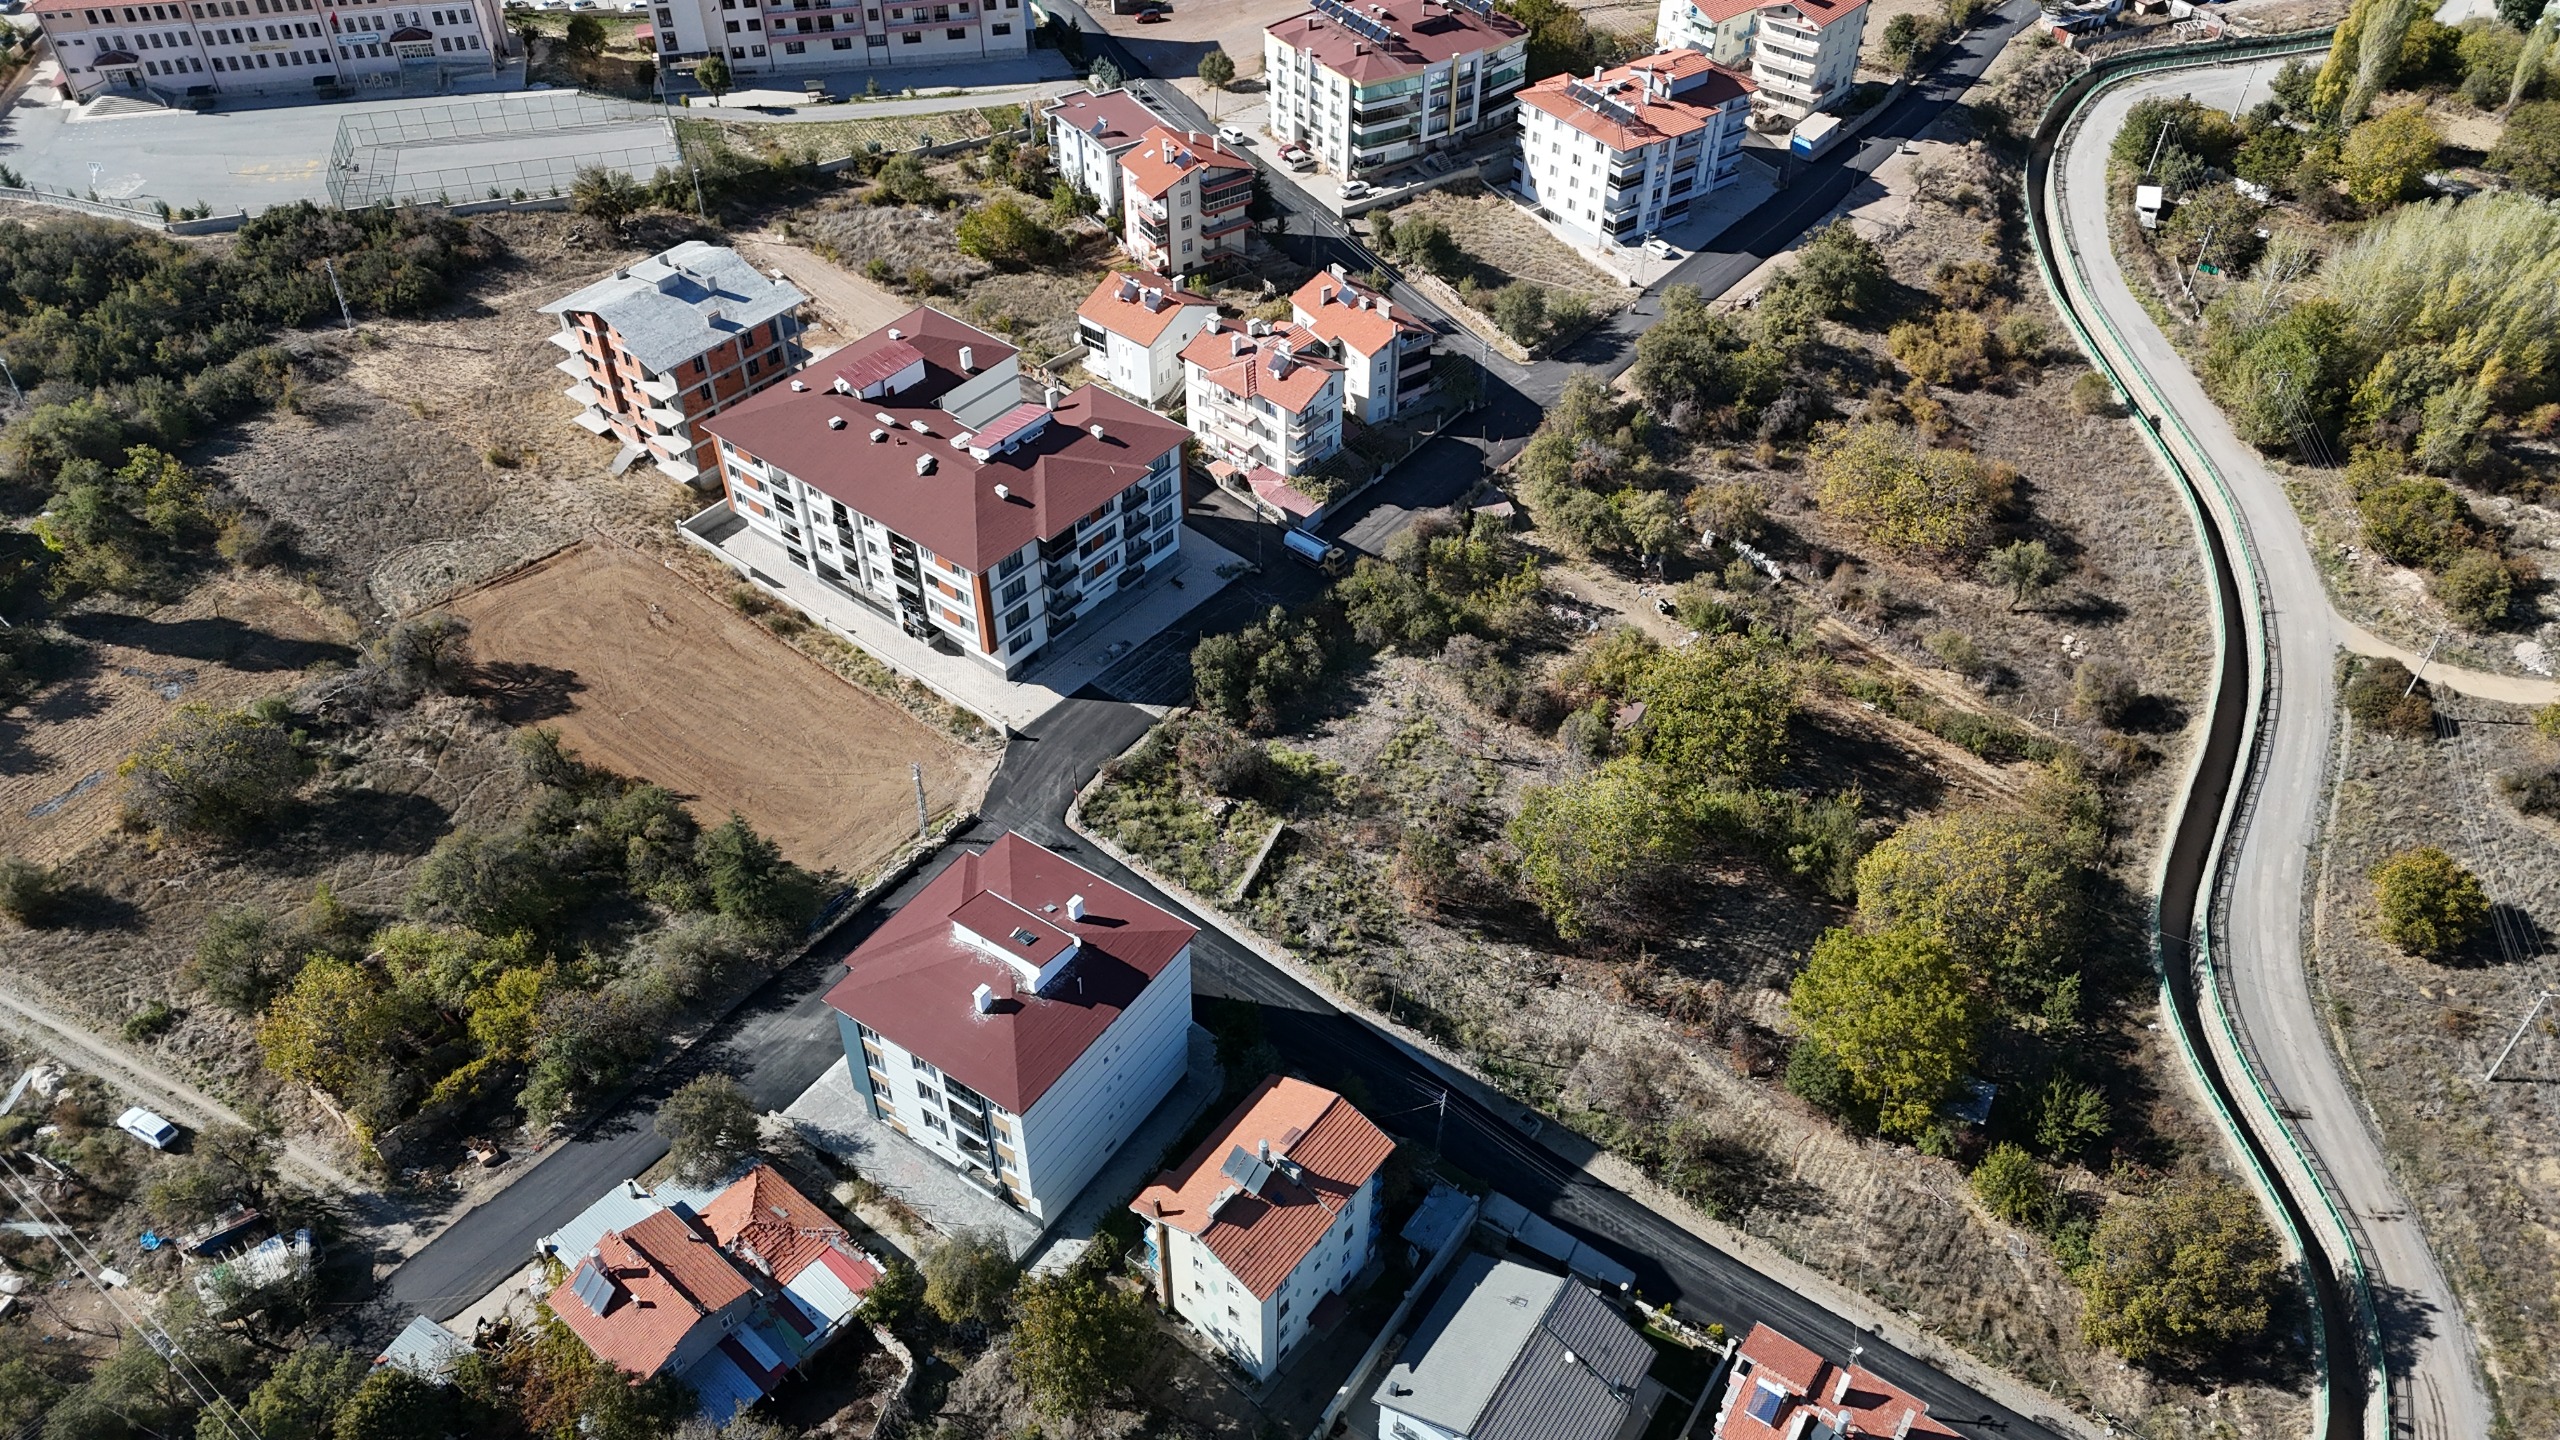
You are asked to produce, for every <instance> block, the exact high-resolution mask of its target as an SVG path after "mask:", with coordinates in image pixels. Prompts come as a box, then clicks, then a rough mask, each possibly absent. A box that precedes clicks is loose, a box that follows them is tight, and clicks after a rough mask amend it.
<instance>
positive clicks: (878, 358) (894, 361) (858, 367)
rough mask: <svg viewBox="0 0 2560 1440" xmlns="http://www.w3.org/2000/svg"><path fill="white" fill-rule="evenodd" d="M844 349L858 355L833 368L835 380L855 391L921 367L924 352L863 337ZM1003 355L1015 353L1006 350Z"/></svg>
mask: <svg viewBox="0 0 2560 1440" xmlns="http://www.w3.org/2000/svg"><path fill="white" fill-rule="evenodd" d="M845 348H846V349H847V350H848V351H856V352H858V353H853V354H849V355H847V356H846V357H845V363H844V364H842V365H839V366H837V367H836V377H837V378H838V379H840V380H842V381H844V383H846V384H847V385H850V386H852V387H853V388H854V389H856V390H868V389H870V388H871V387H872V386H874V385H878V384H880V383H882V382H883V381H886V380H890V379H894V378H895V377H896V376H897V375H898V374H899V373H900V372H902V371H904V370H906V369H907V368H909V367H910V366H914V365H920V364H922V363H924V352H923V351H921V350H919V349H917V348H916V347H915V346H913V345H910V344H908V343H907V342H906V341H904V340H893V339H878V338H874V337H868V336H866V337H865V338H863V339H862V340H859V341H856V342H855V343H854V344H852V345H849V346H847V347H845ZM1005 353H1006V354H1013V353H1018V352H1015V351H1014V350H1013V349H1012V347H1010V346H1007V347H1005ZM970 358H971V359H976V358H977V356H976V352H975V351H974V349H973V350H972V351H971V354H970ZM989 358H991V359H992V358H997V357H989Z"/></svg>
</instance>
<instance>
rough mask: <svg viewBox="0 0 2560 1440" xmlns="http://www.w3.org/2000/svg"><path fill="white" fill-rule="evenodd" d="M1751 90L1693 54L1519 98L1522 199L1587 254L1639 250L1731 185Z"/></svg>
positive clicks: (1542, 85) (1562, 82)
mask: <svg viewBox="0 0 2560 1440" xmlns="http://www.w3.org/2000/svg"><path fill="white" fill-rule="evenodd" d="M1751 90H1752V84H1751V81H1749V80H1748V79H1745V78H1744V77H1743V76H1742V75H1741V74H1740V73H1738V72H1736V71H1733V70H1728V69H1726V68H1725V67H1723V66H1721V65H1718V64H1716V63H1715V62H1714V61H1712V60H1709V59H1708V58H1707V57H1706V56H1704V55H1702V54H1700V53H1698V52H1697V51H1695V50H1664V51H1660V52H1657V53H1655V54H1652V55H1647V56H1645V57H1644V58H1643V59H1641V60H1633V61H1630V62H1628V63H1627V64H1624V65H1621V66H1619V67H1618V68H1616V69H1614V70H1604V71H1600V72H1598V73H1596V74H1594V75H1592V76H1590V77H1589V78H1587V79H1576V78H1575V77H1573V76H1571V75H1554V76H1550V77H1548V78H1547V79H1544V80H1541V81H1539V82H1538V83H1537V84H1535V85H1532V86H1530V87H1529V88H1528V89H1526V90H1523V91H1521V92H1520V180H1519V186H1520V195H1521V198H1522V199H1524V200H1527V201H1528V202H1529V203H1530V204H1532V205H1535V206H1537V207H1538V213H1539V214H1540V215H1542V216H1545V217H1546V218H1548V219H1550V220H1553V221H1555V222H1556V223H1557V224H1559V225H1561V226H1563V227H1564V229H1565V230H1566V231H1567V232H1569V233H1570V234H1571V235H1572V236H1573V237H1574V238H1575V239H1576V240H1577V241H1578V242H1579V243H1581V244H1584V245H1595V246H1596V245H1603V244H1606V245H1639V244H1642V243H1643V242H1644V241H1645V240H1647V239H1649V238H1651V237H1652V235H1653V234H1654V232H1655V231H1657V230H1660V229H1661V228H1663V227H1664V226H1667V225H1672V224H1676V223H1678V222H1679V221H1681V220H1684V219H1687V218H1688V215H1689V205H1690V202H1692V201H1694V200H1696V199H1697V198H1698V197H1699V196H1701V195H1704V194H1706V193H1708V192H1709V191H1711V190H1714V189H1715V188H1716V187H1717V186H1719V185H1722V184H1724V183H1725V182H1726V181H1728V180H1731V179H1732V178H1733V174H1734V170H1735V168H1736V167H1737V166H1739V165H1740V164H1741V163H1742V136H1743V128H1744V125H1745V124H1746V122H1748V121H1749V120H1750V118H1751Z"/></svg>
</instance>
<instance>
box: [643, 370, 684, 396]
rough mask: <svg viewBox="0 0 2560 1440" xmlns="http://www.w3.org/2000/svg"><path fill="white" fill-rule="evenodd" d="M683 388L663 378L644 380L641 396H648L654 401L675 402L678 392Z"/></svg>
mask: <svg viewBox="0 0 2560 1440" xmlns="http://www.w3.org/2000/svg"><path fill="white" fill-rule="evenodd" d="M682 388H684V387H682V386H680V385H678V384H676V382H674V381H673V380H669V379H666V378H665V377H663V376H662V377H660V378H658V379H656V380H643V381H641V382H640V385H639V390H640V393H641V394H643V395H646V396H648V397H649V398H650V399H652V400H657V401H661V402H664V401H668V400H673V399H674V398H676V391H678V390H680V389H682Z"/></svg>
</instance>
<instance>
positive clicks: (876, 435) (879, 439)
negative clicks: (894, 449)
mask: <svg viewBox="0 0 2560 1440" xmlns="http://www.w3.org/2000/svg"><path fill="white" fill-rule="evenodd" d="M888 439H889V432H888V431H886V430H874V431H872V432H871V443H872V444H874V445H880V444H885V443H886V442H887V441H888Z"/></svg>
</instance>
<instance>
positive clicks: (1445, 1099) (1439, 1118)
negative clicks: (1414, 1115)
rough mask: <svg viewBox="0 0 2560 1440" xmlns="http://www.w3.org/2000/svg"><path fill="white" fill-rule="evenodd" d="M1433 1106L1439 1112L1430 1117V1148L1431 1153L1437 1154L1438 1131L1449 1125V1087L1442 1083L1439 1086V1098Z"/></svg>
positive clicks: (1438, 1144) (1438, 1146)
mask: <svg viewBox="0 0 2560 1440" xmlns="http://www.w3.org/2000/svg"><path fill="white" fill-rule="evenodd" d="M1434 1108H1435V1109H1437V1110H1438V1111H1439V1112H1440V1113H1439V1114H1437V1115H1435V1116H1434V1117H1432V1121H1431V1149H1432V1151H1433V1153H1435V1154H1437V1153H1438V1152H1439V1149H1440V1133H1441V1132H1442V1131H1443V1130H1445V1129H1447V1128H1448V1125H1449V1087H1448V1086H1446V1085H1443V1086H1441V1087H1440V1100H1439V1103H1438V1105H1437V1106H1435V1107H1434Z"/></svg>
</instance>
